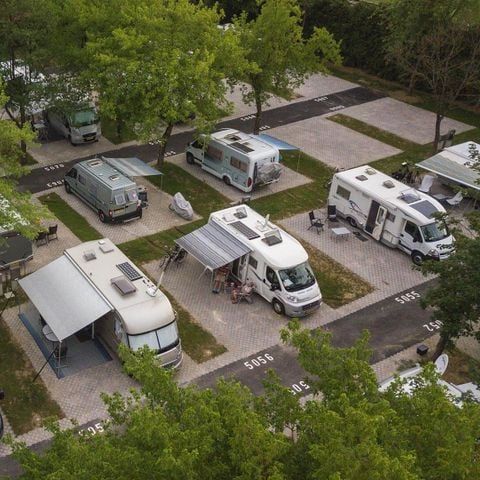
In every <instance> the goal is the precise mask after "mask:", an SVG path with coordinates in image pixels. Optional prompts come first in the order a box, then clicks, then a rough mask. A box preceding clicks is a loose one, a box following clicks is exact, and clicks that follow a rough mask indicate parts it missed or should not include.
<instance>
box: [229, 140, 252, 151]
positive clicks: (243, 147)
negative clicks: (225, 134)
mask: <svg viewBox="0 0 480 480" xmlns="http://www.w3.org/2000/svg"><path fill="white" fill-rule="evenodd" d="M231 146H232V147H234V148H238V149H239V150H241V151H242V152H245V153H250V152H253V148H250V147H249V146H248V145H245V144H244V143H240V142H235V143H232V144H231Z"/></svg>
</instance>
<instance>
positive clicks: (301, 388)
mask: <svg viewBox="0 0 480 480" xmlns="http://www.w3.org/2000/svg"><path fill="white" fill-rule="evenodd" d="M307 390H310V385H309V384H308V383H306V382H304V381H303V380H300V381H299V382H298V383H294V384H292V388H291V391H292V393H293V394H294V395H296V394H297V393H304V392H306V391H307Z"/></svg>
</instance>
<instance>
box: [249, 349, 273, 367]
mask: <svg viewBox="0 0 480 480" xmlns="http://www.w3.org/2000/svg"><path fill="white" fill-rule="evenodd" d="M268 362H273V357H272V356H271V355H270V354H269V353H265V354H263V355H259V356H258V357H255V358H251V359H250V360H248V361H246V362H243V364H244V365H245V366H246V367H247V368H248V369H249V370H253V369H254V368H256V367H261V366H262V365H265V364H266V363H268Z"/></svg>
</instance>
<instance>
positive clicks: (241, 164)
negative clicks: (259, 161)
mask: <svg viewBox="0 0 480 480" xmlns="http://www.w3.org/2000/svg"><path fill="white" fill-rule="evenodd" d="M230 165H231V166H232V167H234V168H237V169H238V170H241V171H242V172H247V171H248V165H247V164H246V163H245V162H242V161H241V160H239V159H238V158H235V157H230Z"/></svg>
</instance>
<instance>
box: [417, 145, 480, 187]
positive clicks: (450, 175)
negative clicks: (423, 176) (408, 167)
mask: <svg viewBox="0 0 480 480" xmlns="http://www.w3.org/2000/svg"><path fill="white" fill-rule="evenodd" d="M470 145H474V146H476V147H477V148H480V145H478V144H476V143H474V142H466V143H462V144H460V145H455V146H453V147H448V148H446V149H445V150H442V151H441V152H439V153H437V154H436V155H434V156H433V157H430V158H427V159H426V160H423V162H420V163H417V165H418V166H419V167H421V168H423V169H425V170H428V171H430V172H432V173H436V174H437V175H439V176H440V177H444V178H447V179H448V180H451V181H453V182H455V183H458V184H459V185H462V186H464V187H468V188H472V189H474V190H480V185H479V184H478V183H477V182H478V181H479V179H480V174H479V172H478V171H476V170H474V169H473V168H471V167H472V163H473V159H472V158H471V156H470V154H469V146H470Z"/></svg>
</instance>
